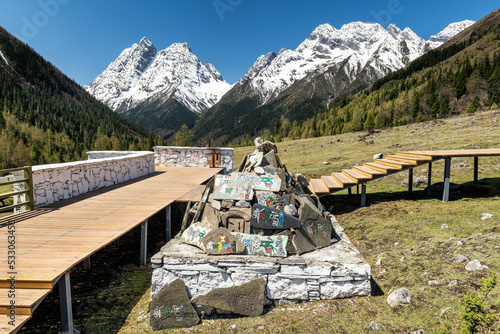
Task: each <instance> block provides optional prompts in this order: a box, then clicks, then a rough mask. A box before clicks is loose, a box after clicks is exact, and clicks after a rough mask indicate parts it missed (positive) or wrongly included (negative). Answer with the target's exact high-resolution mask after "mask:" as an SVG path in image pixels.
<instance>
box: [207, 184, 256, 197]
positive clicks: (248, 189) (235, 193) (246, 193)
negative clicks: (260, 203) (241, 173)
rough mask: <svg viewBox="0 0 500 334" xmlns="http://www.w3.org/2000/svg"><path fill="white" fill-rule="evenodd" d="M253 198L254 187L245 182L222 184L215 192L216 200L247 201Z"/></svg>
mask: <svg viewBox="0 0 500 334" xmlns="http://www.w3.org/2000/svg"><path fill="white" fill-rule="evenodd" d="M252 198H253V187H252V186H251V185H249V184H248V183H246V182H243V181H232V182H228V183H222V184H221V185H220V186H219V187H218V188H217V189H216V190H215V192H214V199H216V200H236V201H239V200H241V199H242V200H245V201H250V200H251V199H252Z"/></svg>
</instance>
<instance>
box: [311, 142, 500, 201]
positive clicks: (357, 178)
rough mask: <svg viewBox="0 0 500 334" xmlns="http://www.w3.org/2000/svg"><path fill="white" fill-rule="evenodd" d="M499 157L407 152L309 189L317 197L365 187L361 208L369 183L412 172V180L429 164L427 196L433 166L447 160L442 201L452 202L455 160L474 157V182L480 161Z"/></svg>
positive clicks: (491, 152)
mask: <svg viewBox="0 0 500 334" xmlns="http://www.w3.org/2000/svg"><path fill="white" fill-rule="evenodd" d="M487 156H500V149H478V150H442V151H406V152H398V153H396V154H395V155H387V156H385V158H384V159H375V160H374V161H373V162H367V163H364V164H363V165H362V166H354V167H353V168H352V169H343V170H342V172H333V173H332V174H331V175H327V176H322V177H321V178H320V179H313V180H311V181H310V186H309V189H310V190H311V191H312V192H313V193H315V194H316V195H318V196H325V195H329V194H332V193H335V192H338V191H341V190H344V189H350V188H351V187H353V186H358V185H361V186H362V193H361V206H364V205H365V202H366V183H367V182H369V181H373V180H376V179H379V178H382V177H386V176H388V175H392V174H394V173H399V172H402V171H404V170H409V172H410V173H409V174H410V175H409V178H410V179H412V178H413V168H415V167H418V166H421V165H425V164H429V168H428V194H430V185H431V182H432V162H434V161H437V160H441V159H445V185H444V191H443V201H448V198H449V182H450V166H451V165H450V164H451V158H454V157H474V181H476V182H477V178H478V161H479V160H478V159H479V157H487ZM408 187H409V191H412V182H408Z"/></svg>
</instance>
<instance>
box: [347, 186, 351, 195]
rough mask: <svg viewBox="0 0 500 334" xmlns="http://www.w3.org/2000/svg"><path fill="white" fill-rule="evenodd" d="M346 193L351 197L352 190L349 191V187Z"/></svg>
mask: <svg viewBox="0 0 500 334" xmlns="http://www.w3.org/2000/svg"><path fill="white" fill-rule="evenodd" d="M347 193H348V194H349V195H352V189H351V187H349V188H347Z"/></svg>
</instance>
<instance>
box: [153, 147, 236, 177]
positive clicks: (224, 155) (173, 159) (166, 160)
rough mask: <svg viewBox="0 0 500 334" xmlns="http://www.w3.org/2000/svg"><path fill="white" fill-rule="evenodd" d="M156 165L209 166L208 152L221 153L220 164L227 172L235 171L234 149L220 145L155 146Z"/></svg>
mask: <svg viewBox="0 0 500 334" xmlns="http://www.w3.org/2000/svg"><path fill="white" fill-rule="evenodd" d="M154 151H155V165H157V166H173V167H207V166H208V159H207V154H210V153H215V154H220V155H221V161H220V164H218V165H217V166H216V167H224V168H225V169H226V170H225V173H226V174H229V173H231V172H232V171H233V149H232V148H220V147H180V146H155V147H154Z"/></svg>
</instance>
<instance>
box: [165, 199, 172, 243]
mask: <svg viewBox="0 0 500 334" xmlns="http://www.w3.org/2000/svg"><path fill="white" fill-rule="evenodd" d="M165 213H166V222H165V223H166V226H165V239H166V242H169V241H170V239H172V207H171V206H170V205H169V206H167V207H166V208H165Z"/></svg>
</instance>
